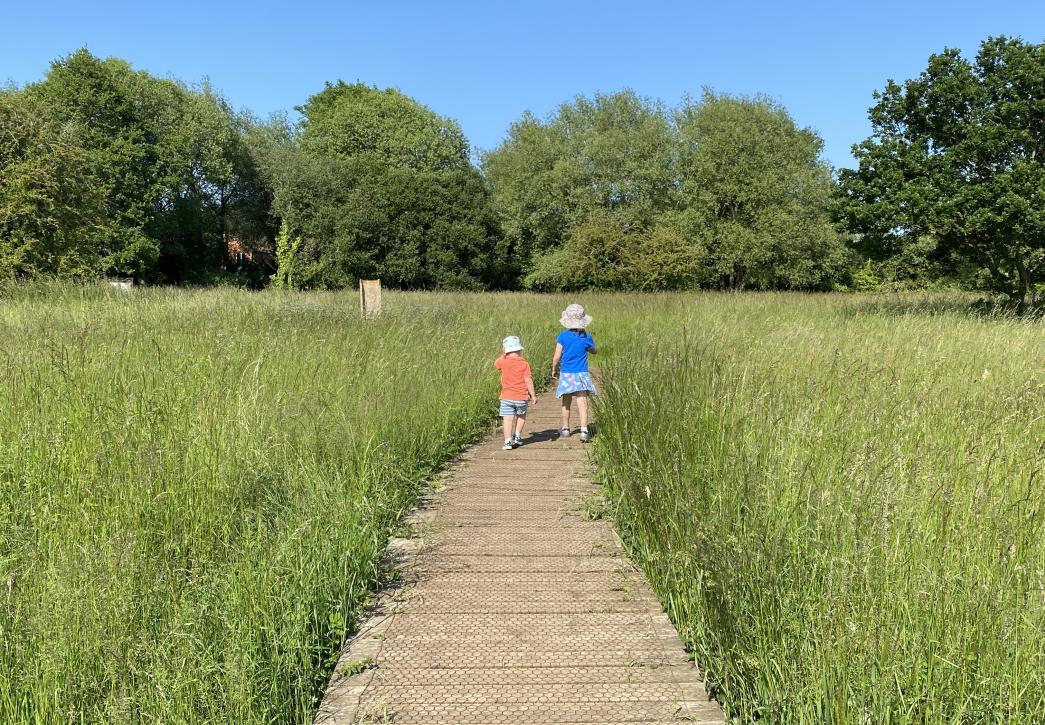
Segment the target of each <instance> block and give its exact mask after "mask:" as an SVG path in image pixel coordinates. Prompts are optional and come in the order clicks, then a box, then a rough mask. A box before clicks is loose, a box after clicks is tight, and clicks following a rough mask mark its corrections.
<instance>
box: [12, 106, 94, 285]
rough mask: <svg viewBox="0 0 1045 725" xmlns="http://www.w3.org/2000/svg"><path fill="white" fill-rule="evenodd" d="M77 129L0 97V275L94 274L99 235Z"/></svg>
mask: <svg viewBox="0 0 1045 725" xmlns="http://www.w3.org/2000/svg"><path fill="white" fill-rule="evenodd" d="M95 181H96V180H95V178H94V177H93V176H92V174H91V169H90V165H89V163H88V160H87V157H86V153H85V152H84V149H83V148H82V147H81V145H80V139H79V135H78V128H77V127H76V126H75V125H73V124H66V125H61V124H58V123H56V122H55V121H53V120H52V118H51V114H50V113H49V109H47V108H46V107H45V105H44V104H42V103H40V102H38V101H35V100H34V99H32V98H30V97H29V96H27V95H26V94H25V93H22V92H18V91H14V90H10V91H0V276H3V277H8V278H14V277H23V276H29V275H34V274H52V275H57V276H63V277H82V276H92V275H94V274H97V272H98V268H99V266H100V264H101V260H99V259H98V257H97V253H96V250H95V246H94V240H95V238H96V236H97V235H98V234H100V233H102V230H100V229H99V224H98V220H99V219H100V218H101V217H102V199H101V197H100V195H99V194H98V193H97V191H96V184H95Z"/></svg>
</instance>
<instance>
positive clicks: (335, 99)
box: [297, 81, 468, 171]
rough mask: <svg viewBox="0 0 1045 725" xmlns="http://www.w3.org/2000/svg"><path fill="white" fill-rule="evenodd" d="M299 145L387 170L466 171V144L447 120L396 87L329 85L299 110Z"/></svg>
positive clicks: (462, 136) (454, 122) (339, 82)
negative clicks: (360, 158)
mask: <svg viewBox="0 0 1045 725" xmlns="http://www.w3.org/2000/svg"><path fill="white" fill-rule="evenodd" d="M297 110H298V111H300V112H301V114H302V115H303V116H304V119H303V121H302V124H301V146H302V148H303V149H304V150H305V151H306V152H307V153H309V154H311V155H313V156H327V157H334V158H350V157H351V158H358V157H365V158H367V159H368V160H369V161H371V162H373V163H375V164H376V165H378V166H381V167H386V168H399V167H407V168H411V169H418V170H425V171H438V170H447V169H460V168H464V167H466V166H468V142H467V141H466V140H465V137H464V133H463V132H462V131H461V128H460V126H458V125H457V122H456V121H452V120H450V119H448V118H443V117H441V116H439V115H437V114H435V113H434V112H432V111H431V110H430V109H428V108H426V107H425V106H423V105H421V104H420V103H418V102H417V101H415V100H414V99H413V98H410V97H409V96H407V95H405V94H403V93H402V92H400V91H399V90H397V89H395V88H386V89H385V90H383V91H382V90H378V89H377V88H374V87H371V86H368V85H365V84H363V83H354V84H352V85H348V84H346V83H345V82H344V81H338V82H337V83H327V84H326V87H325V88H324V89H323V90H322V91H320V92H319V93H316V94H315V95H313V96H311V97H310V98H309V99H308V100H307V101H306V102H305V104H304V105H303V106H301V107H300V108H298V109H297Z"/></svg>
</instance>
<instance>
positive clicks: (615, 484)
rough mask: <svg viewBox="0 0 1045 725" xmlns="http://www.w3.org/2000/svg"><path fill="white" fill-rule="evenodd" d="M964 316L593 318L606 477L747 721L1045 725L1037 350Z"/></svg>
mask: <svg viewBox="0 0 1045 725" xmlns="http://www.w3.org/2000/svg"><path fill="white" fill-rule="evenodd" d="M966 309H967V308H966V307H965V305H963V304H962V303H961V301H958V302H957V303H955V302H953V301H952V302H947V301H942V302H941V301H940V300H939V298H934V297H914V298H912V297H895V298H875V297H860V296H852V297H840V296H826V295H822V296H812V295H785V294H759V295H743V296H738V295H715V294H705V295H696V296H674V295H664V296H660V297H650V298H645V299H643V300H642V301H641V302H638V301H633V302H630V303H629V302H627V301H619V302H618V304H617V309H616V313H615V314H614V315H612V316H610V317H609V318H605V317H604V318H603V319H604V320H607V319H608V321H606V322H604V326H603V327H602V328H600V333H599V334H600V335H601V337H602V340H601V342H602V343H603V346H604V349H606V350H607V352H609V353H610V354H609V357H608V358H607V359H606V360H605V364H604V368H603V391H602V392H603V394H602V396H601V397H600V398H598V399H597V420H598V424H599V426H598V434H597V436H596V439H595V450H596V460H597V463H598V465H599V471H600V476H601V477H602V478H603V480H605V481H606V483H607V488H608V490H609V492H610V497H611V499H612V503H613V508H614V509H615V513H616V518H617V523H618V527H619V529H620V531H621V532H622V535H623V537H624V539H625V540H626V542H627V543H628V545H629V547H630V548H631V550H632V552H633V554H634V556H635V557H636V558H637V559H638V560H639V561H640V562H641V563H642V564H643V566H644V567H645V569H646V571H647V572H648V574H649V575H650V577H651V580H652V582H653V584H654V586H655V588H656V589H657V591H658V593H659V595H660V596H661V598H662V601H663V602H664V604H665V605H666V607H667V608H668V610H669V613H670V615H671V616H672V618H673V620H674V621H675V623H676V624H677V626H678V627H679V629H680V631H681V633H682V635H683V637H684V639H685V640H686V642H687V644H688V646H689V647H690V648H691V649H692V651H693V653H694V656H695V658H696V660H697V661H698V662H699V663H700V664H701V665H702V666H703V668H704V669H705V671H706V673H707V675H708V678H709V686H710V689H711V690H712V691H714V692H715V693H716V694H717V696H718V697H719V698H720V699H721V701H723V702H724V703H725V705H726V707H727V710H728V711H729V712H730V713H731V714H732V715H734V716H735V717H737V718H738V719H740V720H741V721H744V722H756V721H757V722H770V723H810V724H812V723H869V724H870V723H875V724H877V723H1028V724H1030V723H1040V722H1045V495H1043V494H1042V493H1041V491H1042V483H1043V471H1042V468H1043V465H1045V327H1043V326H1042V323H1041V321H1040V320H1038V321H1034V320H1018V319H1014V318H1007V317H993V318H992V317H982V316H976V315H971V314H968V312H967V311H966ZM595 310H596V314H598V307H595ZM597 337H598V336H597Z"/></svg>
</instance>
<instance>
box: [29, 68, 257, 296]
mask: <svg viewBox="0 0 1045 725" xmlns="http://www.w3.org/2000/svg"><path fill="white" fill-rule="evenodd" d="M25 93H26V94H27V95H28V96H29V97H31V98H33V99H34V100H36V101H37V102H39V103H40V104H41V107H43V108H45V109H47V112H48V114H49V116H51V118H52V120H53V121H54V122H55V123H56V124H58V125H59V126H63V127H64V126H71V127H75V128H76V129H78V134H79V139H80V144H81V146H82V148H83V150H84V155H85V160H86V163H87V166H88V168H89V172H90V174H91V176H92V177H93V179H94V183H95V185H96V189H97V191H98V193H99V194H100V196H101V198H102V200H103V205H102V210H101V213H100V214H98V219H99V220H100V221H99V227H98V229H97V231H96V233H95V234H94V235H93V236H92V240H91V242H92V244H93V249H92V250H91V254H92V255H93V256H96V257H97V258H98V259H99V260H100V264H99V269H100V271H101V272H104V273H116V274H132V275H135V276H138V277H142V278H144V279H147V280H154V281H167V282H184V281H207V280H208V279H210V278H212V276H213V275H214V274H215V273H216V272H218V271H220V269H221V267H222V266H223V264H224V262H225V241H226V239H227V237H228V236H229V235H247V236H249V237H250V238H252V239H254V238H257V237H259V236H263V237H266V238H269V239H270V238H271V236H272V231H271V229H270V228H269V226H268V221H267V216H268V214H267V212H268V209H267V201H268V197H269V196H270V195H268V194H267V192H266V189H265V186H264V184H263V179H262V177H261V175H260V173H259V170H258V167H257V160H256V159H255V157H254V156H253V155H252V153H251V147H250V145H249V144H248V143H247V140H246V136H247V133H248V129H247V128H246V127H247V126H248V125H249V123H250V121H249V119H247V118H245V117H242V116H239V115H237V114H235V113H234V112H233V111H232V110H231V108H230V107H229V105H228V103H227V102H226V101H225V100H224V99H223V98H222V97H221V96H220V95H218V94H217V93H215V92H214V91H213V90H212V89H211V88H210V87H209V86H208V85H206V84H205V85H204V86H203V87H202V88H200V89H195V90H194V89H191V88H188V87H187V86H185V85H184V84H182V83H179V82H177V81H174V80H168V79H160V78H155V77H153V76H150V75H149V74H148V73H144V72H141V71H136V70H134V69H133V68H132V67H131V66H130V65H129V64H128V63H126V62H125V61H122V60H119V59H116V58H108V59H104V60H103V59H100V58H97V57H95V56H93V55H92V54H91V53H89V52H88V51H86V50H79V51H77V52H75V53H73V54H71V55H70V56H68V57H66V58H62V59H60V60H58V61H55V62H54V63H53V64H52V66H51V69H50V71H49V73H48V74H47V77H46V78H45V79H44V80H43V81H41V82H39V83H35V84H32V85H30V86H28V87H27V88H26V89H25Z"/></svg>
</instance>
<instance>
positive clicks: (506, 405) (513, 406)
mask: <svg viewBox="0 0 1045 725" xmlns="http://www.w3.org/2000/svg"><path fill="white" fill-rule="evenodd" d="M507 415H526V401H525V400H502V401H501V416H502V417H503V416H507Z"/></svg>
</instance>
